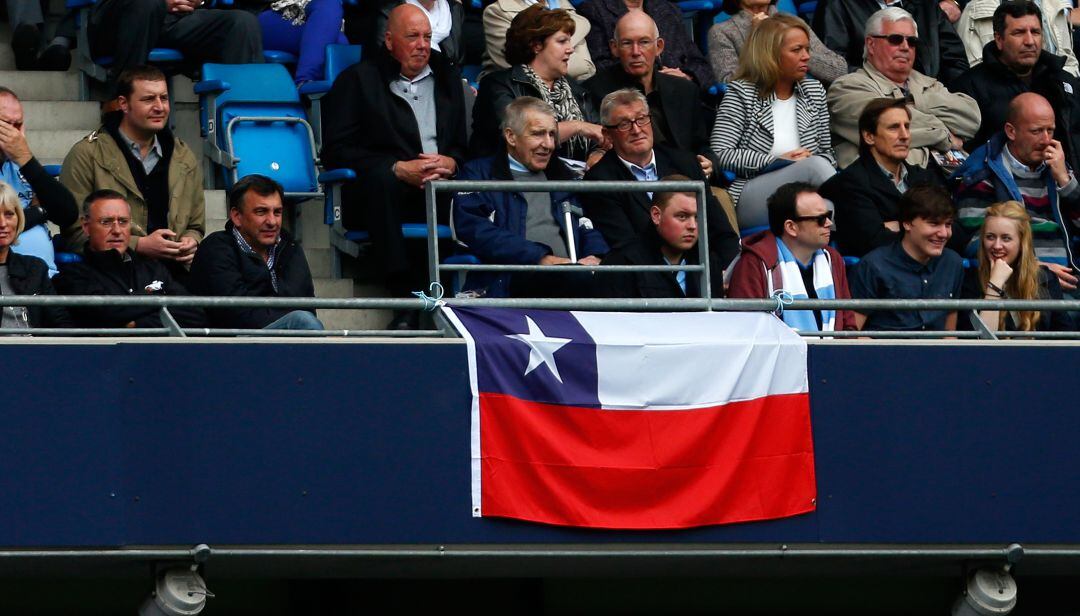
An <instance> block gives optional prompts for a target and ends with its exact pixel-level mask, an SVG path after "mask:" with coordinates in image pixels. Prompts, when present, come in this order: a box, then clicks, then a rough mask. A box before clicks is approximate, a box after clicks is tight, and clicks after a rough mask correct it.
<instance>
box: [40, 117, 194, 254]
mask: <svg viewBox="0 0 1080 616" xmlns="http://www.w3.org/2000/svg"><path fill="white" fill-rule="evenodd" d="M60 183H61V184H63V185H64V186H65V187H67V189H68V190H70V191H71V194H73V195H74V196H75V201H76V203H82V201H83V199H85V198H86V196H87V195H89V194H90V193H91V192H93V191H95V190H101V189H104V188H109V189H112V190H115V191H117V192H119V193H120V194H122V195H124V196H125V197H126V198H127V200H128V203H130V204H131V243H130V245H129V247H130V248H131V249H132V250H134V249H135V244H136V243H137V242H138V241H139V237H142V236H145V235H146V220H147V215H148V213H147V207H146V201H145V200H144V199H143V196H142V193H141V192H139V189H138V187H137V186H136V185H135V178H133V177H132V175H131V169H129V168H128V164H127V161H126V160H125V159H124V154H123V152H121V151H120V147H119V146H118V145H117V143H116V141H115V140H113V138H112V136H111V135H109V133H108V132H107V131H106V130H105V128H104V127H101V128H99V129H98V130H96V131H94V132H92V133H90V134H89V135H87V136H86V137H85V138H84V139H83V140H82V141H80V142H78V143H76V144H75V145H74V147H72V148H71V151H70V152H68V155H67V157H65V158H64V167H63V170H62V171H61V172H60ZM168 183H169V229H171V230H172V231H175V232H176V234H177V235H179V236H181V237H183V236H189V237H193V238H195V241H197V242H199V241H202V238H203V235H204V234H205V232H206V200H205V197H204V195H203V176H202V169H201V168H200V167H199V160H198V158H196V157H195V154H194V153H193V152H192V151H191V149H190V148H189V147H188V146H187V144H185V143H184V142H183V141H181V140H180V139H179V138H176V140H175V145H174V147H173V153H172V158H171V159H170V161H169V179H168ZM64 239H66V240H67V243H68V246H69V247H70V250H72V251H76V252H78V251H81V250H82V248H83V245H84V244H85V243H86V234H85V233H84V232H83V229H82V220H81V218H80V220H78V221H76V222H75V224H74V225H72V226H71V227H68V228H67V229H66V230H64Z"/></svg>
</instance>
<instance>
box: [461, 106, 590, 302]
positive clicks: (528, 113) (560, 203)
mask: <svg viewBox="0 0 1080 616" xmlns="http://www.w3.org/2000/svg"><path fill="white" fill-rule="evenodd" d="M557 133H558V129H557V123H556V121H555V112H554V110H552V109H551V107H550V106H549V105H548V104H547V103H545V102H543V101H541V100H540V99H537V98H533V97H531V96H523V97H520V98H517V99H515V100H514V101H513V102H512V103H510V105H509V106H508V107H507V108H506V116H505V118H504V120H503V137H504V138H505V140H506V154H505V155H501V154H500V155H497V156H494V157H491V158H483V159H480V160H475V161H472V162H470V163H469V164H467V165H466V166H465V169H464V171H462V173H461V174H460V175H459V176H458V177H459V179H469V180H518V181H544V180H571V179H574V175H573V173H572V172H571V171H570V170H569V169H568V168H567V167H566V165H565V164H564V163H563V162H562V161H561V160H559V159H558V158H554V152H555V145H556V136H557ZM567 204H569V205H570V206H571V207H573V208H576V207H577V199H576V198H575V197H574V196H573V195H571V194H569V193H566V192H552V193H547V192H473V193H461V194H458V195H457V197H455V198H454V227H455V228H454V231H455V233H456V236H457V239H458V240H459V241H460V242H462V243H464V244H465V245H466V246H468V247H469V249H470V250H471V251H472V252H473V253H474V254H476V256H478V257H479V258H480V259H481V260H482V261H484V262H485V263H504V264H514V265H536V264H539V265H570V266H572V265H573V264H574V261H572V260H571V258H570V255H574V256H576V257H577V263H579V264H581V265H599V263H600V257H602V256H603V255H604V254H605V253H606V252H607V244H606V243H604V238H603V237H602V236H601V235H600V233H599V232H597V231H595V230H594V229H593V228H592V224H591V223H590V222H589V221H588V219H586V218H580V217H578V216H577V215H576V214H571V228H570V229H567V228H566V226H565V224H564V221H565V215H564V214H563V207H564V206H566V205H567ZM571 234H572V236H571ZM571 242H572V243H571ZM571 247H572V248H571ZM591 278H592V277H591V275H590V274H589V272H584V271H575V272H551V273H550V274H548V273H546V272H545V273H543V274H534V275H530V274H529V273H526V272H519V273H516V274H514V276H513V278H512V279H511V277H510V276H509V275H507V274H496V275H490V274H486V273H485V274H481V275H475V274H473V275H470V276H469V278H468V280H467V281H466V284H465V286H466V288H467V289H471V290H475V291H477V292H478V293H482V294H484V295H487V296H489V297H500V296H506V295H512V296H518V297H538V296H539V297H545V296H546V297H559V296H563V297H566V296H570V297H573V296H584V295H588V294H590V293H591V289H590V287H591Z"/></svg>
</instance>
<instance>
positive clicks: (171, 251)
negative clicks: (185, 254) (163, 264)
mask: <svg viewBox="0 0 1080 616" xmlns="http://www.w3.org/2000/svg"><path fill="white" fill-rule="evenodd" d="M175 238H176V233H174V232H173V231H170V230H169V229H158V230H157V231H154V232H153V233H151V234H150V235H147V236H146V237H140V238H139V241H138V243H137V244H135V252H137V253H139V254H140V255H143V256H144V257H150V258H151V259H177V260H178V257H179V256H180V246H181V243H180V242H177V241H176V240H175Z"/></svg>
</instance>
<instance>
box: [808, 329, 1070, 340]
mask: <svg viewBox="0 0 1080 616" xmlns="http://www.w3.org/2000/svg"><path fill="white" fill-rule="evenodd" d="M797 333H798V334H799V335H800V336H803V337H804V338H908V339H923V338H979V332H975V331H948V330H919V331H890V330H866V331H840V332H816V331H815V332H804V331H800V332H797ZM1064 333H1068V332H1064ZM1073 337H1074V338H1075V337H1080V333H1074V334H1073Z"/></svg>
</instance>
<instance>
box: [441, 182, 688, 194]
mask: <svg viewBox="0 0 1080 616" xmlns="http://www.w3.org/2000/svg"><path fill="white" fill-rule="evenodd" d="M704 184H705V183H704V182H694V181H688V180H680V181H662V182H638V181H637V180H626V181H610V182H609V181H604V182H599V181H597V182H583V181H581V180H541V181H529V182H526V181H521V182H519V181H517V180H438V181H435V182H432V183H431V186H432V188H433V189H434V190H435V192H492V191H509V192H572V193H605V192H701V190H702V187H703V185H704Z"/></svg>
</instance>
